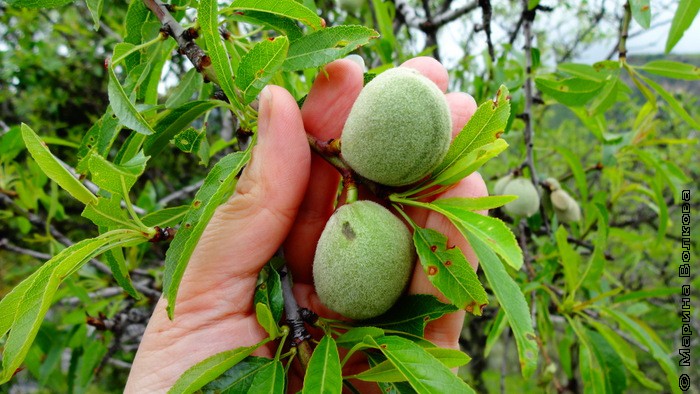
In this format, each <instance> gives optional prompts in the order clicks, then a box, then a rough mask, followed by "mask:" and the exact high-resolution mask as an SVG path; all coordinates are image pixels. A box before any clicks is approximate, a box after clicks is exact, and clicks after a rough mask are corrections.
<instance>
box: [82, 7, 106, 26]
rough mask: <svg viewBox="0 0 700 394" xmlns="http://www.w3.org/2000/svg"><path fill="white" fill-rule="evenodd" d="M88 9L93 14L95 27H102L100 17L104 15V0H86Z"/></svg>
mask: <svg viewBox="0 0 700 394" xmlns="http://www.w3.org/2000/svg"><path fill="white" fill-rule="evenodd" d="M85 3H86V4H87V7H88V10H89V11H90V15H91V16H92V21H93V23H94V24H93V29H95V30H98V29H99V28H100V17H101V16H102V6H103V3H104V0H86V2H85Z"/></svg>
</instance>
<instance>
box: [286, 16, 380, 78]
mask: <svg viewBox="0 0 700 394" xmlns="http://www.w3.org/2000/svg"><path fill="white" fill-rule="evenodd" d="M378 36H379V35H378V33H377V32H376V31H374V30H372V29H370V28H368V27H364V26H355V25H345V26H333V27H329V28H327V29H323V30H319V31H317V32H314V33H311V34H308V35H306V36H303V37H302V38H299V39H298V40H296V41H294V42H292V43H291V45H290V46H289V52H288V53H287V59H286V60H285V62H284V65H283V66H282V68H283V70H285V71H296V70H303V69H306V68H314V67H320V66H323V65H325V64H328V63H330V62H332V61H333V60H337V59H340V58H343V57H345V56H347V55H348V54H350V52H352V51H354V50H356V49H358V48H359V47H361V46H364V45H367V44H368V43H369V41H370V40H371V39H373V38H377V37H378Z"/></svg>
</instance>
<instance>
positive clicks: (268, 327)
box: [255, 302, 279, 338]
mask: <svg viewBox="0 0 700 394" xmlns="http://www.w3.org/2000/svg"><path fill="white" fill-rule="evenodd" d="M255 317H256V318H257V319H258V324H260V326H261V327H262V328H263V329H265V331H266V332H267V333H268V334H269V335H270V338H277V336H278V333H279V330H278V329H277V322H276V321H275V320H274V318H273V317H272V311H270V307H269V306H267V304H263V303H262V302H258V303H257V304H255Z"/></svg>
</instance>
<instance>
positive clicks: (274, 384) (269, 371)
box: [248, 360, 285, 394]
mask: <svg viewBox="0 0 700 394" xmlns="http://www.w3.org/2000/svg"><path fill="white" fill-rule="evenodd" d="M284 383H285V374H284V366H282V362H280V361H279V360H275V361H273V362H272V363H270V364H267V365H266V366H264V367H262V368H260V370H259V371H258V373H256V374H255V377H254V378H253V381H252V382H251V383H250V388H249V389H248V392H249V393H270V394H284Z"/></svg>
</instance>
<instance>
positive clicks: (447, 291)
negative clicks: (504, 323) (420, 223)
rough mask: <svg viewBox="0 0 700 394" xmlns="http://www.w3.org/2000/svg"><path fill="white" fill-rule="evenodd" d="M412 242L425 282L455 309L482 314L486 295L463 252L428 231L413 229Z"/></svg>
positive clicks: (440, 235) (433, 231)
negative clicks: (443, 296)
mask: <svg viewBox="0 0 700 394" xmlns="http://www.w3.org/2000/svg"><path fill="white" fill-rule="evenodd" d="M413 242H414V244H415V245H416V251H417V252H418V257H419V259H420V262H421V264H422V265H423V270H424V271H425V274H426V276H427V277H428V280H430V282H431V283H432V284H433V285H434V286H435V287H436V288H437V289H438V290H440V292H441V293H442V294H444V295H445V297H447V298H448V299H449V300H450V301H451V302H452V303H453V304H454V305H455V306H457V307H458V308H460V309H465V310H467V311H468V312H471V313H473V314H475V315H477V316H479V315H481V310H482V309H483V307H485V306H486V304H487V303H488V296H487V295H486V291H485V290H484V288H483V287H482V286H481V282H479V278H478V277H477V276H476V272H474V269H473V268H472V267H471V266H470V265H469V262H467V259H466V258H465V257H464V254H463V253H462V251H461V250H459V249H458V248H448V247H447V237H445V236H444V235H442V234H440V233H439V232H437V231H435V230H431V229H424V228H420V227H414V232H413Z"/></svg>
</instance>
